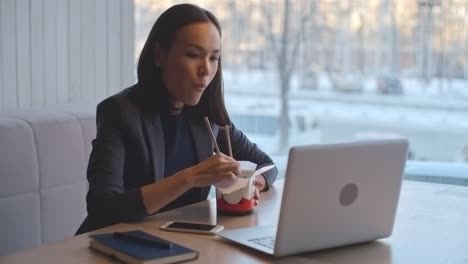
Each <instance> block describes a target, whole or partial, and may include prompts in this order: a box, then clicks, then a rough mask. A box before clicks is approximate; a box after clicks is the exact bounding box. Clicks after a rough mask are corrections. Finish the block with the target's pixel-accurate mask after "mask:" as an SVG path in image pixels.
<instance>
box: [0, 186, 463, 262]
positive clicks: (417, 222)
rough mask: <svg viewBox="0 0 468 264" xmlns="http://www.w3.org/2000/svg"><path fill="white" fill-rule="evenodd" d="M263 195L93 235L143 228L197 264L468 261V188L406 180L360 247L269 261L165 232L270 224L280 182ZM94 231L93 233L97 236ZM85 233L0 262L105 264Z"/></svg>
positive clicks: (216, 241)
mask: <svg viewBox="0 0 468 264" xmlns="http://www.w3.org/2000/svg"><path fill="white" fill-rule="evenodd" d="M274 186H275V187H274V188H273V189H271V190H270V191H269V192H266V193H262V195H261V204H260V206H259V207H258V208H257V210H256V212H255V214H253V215H250V216H243V217H227V216H218V215H217V214H216V202H215V200H213V199H211V200H208V201H204V202H200V203H197V204H193V205H190V206H187V207H184V208H178V209H175V210H172V211H169V212H165V213H163V214H159V215H156V216H152V217H149V218H147V219H146V220H145V221H143V222H139V223H134V224H119V225H114V226H111V227H107V228H104V229H101V230H98V231H96V232H100V233H101V232H102V233H103V232H110V231H123V230H135V229H143V230H145V231H147V232H150V233H153V234H155V235H158V236H160V237H163V238H166V239H169V240H172V241H174V242H177V243H180V244H183V245H185V246H188V247H191V248H193V249H196V250H198V251H199V252H200V256H199V258H198V260H196V261H194V262H197V263H271V262H274V263H315V264H318V263H322V264H331V263H333V264H338V263H348V264H354V263H356V264H357V263H360V264H361V263H363V264H365V263H372V264H375V263H385V264H387V263H388V264H390V263H392V264H396V263H404V264H407V263H425V264H427V263H437V264H440V263H450V264H457V263H460V264H461V263H465V264H466V263H468V250H467V249H468V188H467V187H462V186H454V185H442V184H433V183H422V182H411V181H405V182H404V184H403V188H402V193H401V197H400V205H399V208H398V214H397V218H396V224H395V229H394V233H393V235H392V236H391V237H389V238H387V239H382V240H378V241H376V242H370V243H364V244H360V245H354V246H347V247H341V248H336V249H329V250H322V251H318V252H313V253H307V254H302V255H297V256H291V257H284V258H273V257H270V256H267V255H264V254H262V253H258V252H256V251H254V250H250V249H247V248H245V247H242V246H239V245H236V244H234V243H230V242H227V241H225V240H223V239H221V238H219V237H217V236H207V235H197V234H183V233H174V232H164V231H161V230H159V226H160V225H161V224H163V223H165V222H166V221H170V220H179V221H192V222H201V223H212V224H214V223H219V224H222V225H224V226H225V228H226V229H230V228H238V227H248V226H255V225H272V224H275V223H276V221H277V218H278V213H279V205H280V200H281V195H282V188H283V181H281V180H280V181H277V182H276V183H275V185H274ZM96 232H95V233H96ZM88 244H89V238H88V235H87V234H83V235H80V236H77V237H73V238H70V239H67V240H64V241H61V242H58V243H54V244H50V245H46V246H42V247H39V248H35V249H32V250H27V251H24V252H20V253H17V254H14V255H10V256H6V257H0V263H109V262H110V259H109V258H107V257H105V256H103V255H101V254H99V253H96V252H94V251H91V250H89V249H88Z"/></svg>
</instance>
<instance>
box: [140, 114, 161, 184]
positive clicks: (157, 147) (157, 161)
mask: <svg viewBox="0 0 468 264" xmlns="http://www.w3.org/2000/svg"><path fill="white" fill-rule="evenodd" d="M143 127H144V133H145V137H146V140H147V142H149V145H150V147H149V149H148V151H149V153H150V157H151V158H152V162H153V173H154V179H155V180H156V181H158V180H161V179H163V178H164V162H165V150H164V132H163V128H162V124H161V116H160V114H159V112H157V111H149V110H148V109H147V111H146V113H145V114H144V115H143Z"/></svg>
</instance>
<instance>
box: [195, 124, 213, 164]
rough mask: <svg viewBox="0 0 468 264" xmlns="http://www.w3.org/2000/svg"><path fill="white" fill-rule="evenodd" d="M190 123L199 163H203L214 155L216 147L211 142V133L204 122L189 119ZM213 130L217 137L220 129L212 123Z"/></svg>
mask: <svg viewBox="0 0 468 264" xmlns="http://www.w3.org/2000/svg"><path fill="white" fill-rule="evenodd" d="M189 123H190V128H191V130H192V137H193V142H194V143H195V150H196V152H197V158H198V162H202V161H204V160H206V159H207V158H209V157H211V156H212V155H213V151H214V145H213V142H211V136H210V134H209V133H210V132H209V131H208V128H207V127H206V126H205V123H204V121H203V120H200V119H194V118H189ZM211 128H212V129H213V133H214V134H215V137H217V136H218V130H219V127H218V126H217V125H215V124H213V123H211Z"/></svg>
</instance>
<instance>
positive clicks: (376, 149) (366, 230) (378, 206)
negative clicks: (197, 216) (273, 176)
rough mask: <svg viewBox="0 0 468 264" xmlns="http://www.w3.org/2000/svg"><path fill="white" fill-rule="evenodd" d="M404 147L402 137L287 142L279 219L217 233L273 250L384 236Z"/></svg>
mask: <svg viewBox="0 0 468 264" xmlns="http://www.w3.org/2000/svg"><path fill="white" fill-rule="evenodd" d="M407 150H408V141H407V140H406V139H386V140H372V141H356V142H347V143H337V144H324V145H311V146H298V147H292V148H291V149H290V152H289V157H288V164H287V169H286V176H285V181H284V188H283V196H282V200H281V206H280V212H279V219H278V225H277V226H256V227H248V228H239V229H230V230H224V231H221V232H220V233H218V235H219V236H221V237H223V238H225V239H228V240H230V241H234V242H236V243H240V244H243V245H245V246H247V247H250V248H254V249H256V250H259V251H262V252H264V253H267V254H270V255H274V256H286V255H292V254H299V253H303V252H310V251H315V250H320V249H325V248H331V247H337V246H343V245H350V244H354V243H360V242H366V241H372V240H376V239H379V238H384V237H388V236H390V235H391V233H392V230H393V225H394V222H395V214H396V210H397V205H398V199H399V195H400V189H401V183H402V178H403V172H404V168H405V163H406V157H407Z"/></svg>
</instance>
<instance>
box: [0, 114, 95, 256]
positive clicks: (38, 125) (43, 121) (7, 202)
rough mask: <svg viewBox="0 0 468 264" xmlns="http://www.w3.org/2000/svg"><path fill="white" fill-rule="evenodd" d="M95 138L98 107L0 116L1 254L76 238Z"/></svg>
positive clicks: (84, 209)
mask: <svg viewBox="0 0 468 264" xmlns="http://www.w3.org/2000/svg"><path fill="white" fill-rule="evenodd" d="M95 134H96V125H95V105H67V106H60V107H59V106H56V107H54V108H48V109H30V110H17V111H10V112H1V113H0V212H1V217H0V237H2V239H0V255H6V254H11V253H14V252H16V251H18V250H22V249H27V248H31V247H35V246H39V245H41V244H44V243H48V242H52V241H58V240H62V239H64V238H67V237H71V236H73V234H74V232H75V231H76V229H77V228H78V226H79V225H80V223H81V221H82V220H83V219H84V217H85V215H86V207H85V195H86V191H87V185H86V184H87V182H86V166H87V162H88V157H89V153H90V151H91V140H92V139H93V138H94V137H95ZM6 238H7V239H6Z"/></svg>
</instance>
